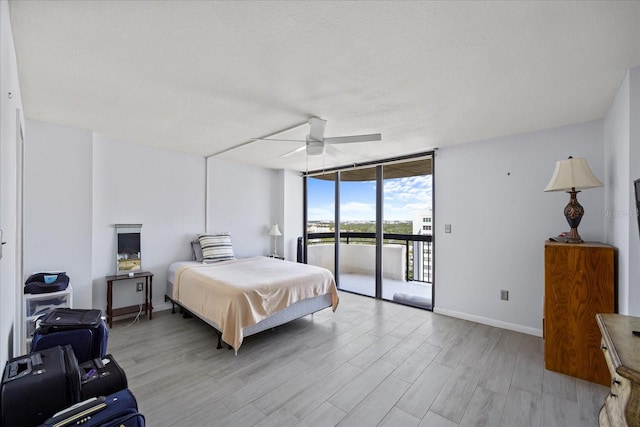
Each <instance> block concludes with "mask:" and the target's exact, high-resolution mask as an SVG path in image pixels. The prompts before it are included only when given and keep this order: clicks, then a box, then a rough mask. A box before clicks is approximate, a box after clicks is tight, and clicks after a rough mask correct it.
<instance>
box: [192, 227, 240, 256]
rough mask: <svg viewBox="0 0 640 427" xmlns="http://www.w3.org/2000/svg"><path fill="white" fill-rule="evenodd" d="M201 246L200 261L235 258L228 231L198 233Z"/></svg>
mask: <svg viewBox="0 0 640 427" xmlns="http://www.w3.org/2000/svg"><path fill="white" fill-rule="evenodd" d="M198 240H199V241H200V246H201V247H202V262H206V263H211V262H218V261H226V260H230V259H236V258H235V256H233V246H232V245H231V236H230V235H229V233H216V234H199V235H198Z"/></svg>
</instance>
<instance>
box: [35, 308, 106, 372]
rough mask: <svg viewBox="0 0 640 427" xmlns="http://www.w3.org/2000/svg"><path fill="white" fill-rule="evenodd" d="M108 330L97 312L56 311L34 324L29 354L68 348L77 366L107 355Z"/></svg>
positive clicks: (62, 309) (64, 309) (61, 309)
mask: <svg viewBox="0 0 640 427" xmlns="http://www.w3.org/2000/svg"><path fill="white" fill-rule="evenodd" d="M108 339H109V330H108V329H107V324H106V323H105V321H104V320H103V319H102V312H101V311H100V310H79V309H72V308H57V309H54V310H52V311H51V312H49V313H48V314H46V315H44V316H42V317H40V318H39V319H38V320H37V321H36V330H35V332H34V333H33V340H32V341H31V351H32V352H33V351H38V350H42V349H45V348H50V347H55V346H56V345H65V344H71V346H72V347H73V351H74V352H75V353H76V357H77V359H78V362H79V363H83V362H86V361H88V360H92V359H94V358H97V357H104V356H105V355H106V354H107V342H108Z"/></svg>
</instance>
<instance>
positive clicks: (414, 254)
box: [300, 231, 433, 283]
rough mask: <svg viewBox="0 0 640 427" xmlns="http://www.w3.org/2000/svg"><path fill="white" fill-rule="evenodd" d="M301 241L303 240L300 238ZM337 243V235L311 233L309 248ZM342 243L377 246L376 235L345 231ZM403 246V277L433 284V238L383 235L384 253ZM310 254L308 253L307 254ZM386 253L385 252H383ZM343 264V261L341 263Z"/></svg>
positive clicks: (392, 234)
mask: <svg viewBox="0 0 640 427" xmlns="http://www.w3.org/2000/svg"><path fill="white" fill-rule="evenodd" d="M300 239H301V238H300ZM334 242H335V233H332V232H329V233H309V234H308V235H307V243H308V245H309V246H314V245H318V244H331V245H333V244H334ZM340 243H341V245H342V244H347V245H367V246H374V247H375V244H376V234H375V233H361V232H353V231H344V232H341V233H340ZM391 246H403V247H404V250H403V251H402V252H403V256H404V257H405V260H404V263H402V264H404V265H403V266H402V269H403V270H404V271H402V275H403V276H404V280H406V281H414V282H425V283H432V277H433V262H432V261H433V236H430V235H420V234H395V233H384V234H383V251H384V250H385V247H391ZM307 253H308V252H307ZM383 253H384V252H383ZM341 262H342V261H341ZM383 274H384V271H383Z"/></svg>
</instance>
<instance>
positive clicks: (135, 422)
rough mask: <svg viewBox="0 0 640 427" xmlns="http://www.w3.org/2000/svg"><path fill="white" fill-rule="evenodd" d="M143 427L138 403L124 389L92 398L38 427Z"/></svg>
mask: <svg viewBox="0 0 640 427" xmlns="http://www.w3.org/2000/svg"><path fill="white" fill-rule="evenodd" d="M71 425H82V426H83V427H116V426H117V427H144V425H145V419H144V415H142V414H141V413H139V412H138V402H136V398H135V396H134V395H133V393H131V391H130V390H129V389H128V388H126V389H124V390H120V391H119V392H117V393H114V394H111V395H109V396H106V397H104V396H101V397H94V398H91V399H88V400H85V401H83V402H80V403H78V404H77V405H74V406H72V407H70V408H68V409H66V410H64V411H61V412H59V413H57V414H55V415H54V416H53V417H51V418H49V419H47V420H46V421H45V422H44V424H42V425H41V426H40V427H66V426H71Z"/></svg>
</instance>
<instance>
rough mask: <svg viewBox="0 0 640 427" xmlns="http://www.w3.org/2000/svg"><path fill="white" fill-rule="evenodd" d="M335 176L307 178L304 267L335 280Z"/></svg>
mask: <svg viewBox="0 0 640 427" xmlns="http://www.w3.org/2000/svg"><path fill="white" fill-rule="evenodd" d="M336 175H337V173H328V174H322V175H316V176H310V177H307V181H306V182H307V184H306V189H307V190H306V195H307V196H306V203H307V206H306V223H307V247H306V257H307V258H306V262H307V264H311V265H317V266H319V267H324V268H326V269H328V270H330V271H331V272H333V275H334V277H336V278H337V277H338V274H337V271H336V268H335V267H336V265H335V244H334V243H335V232H336V228H335V207H336V203H335V198H336Z"/></svg>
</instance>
